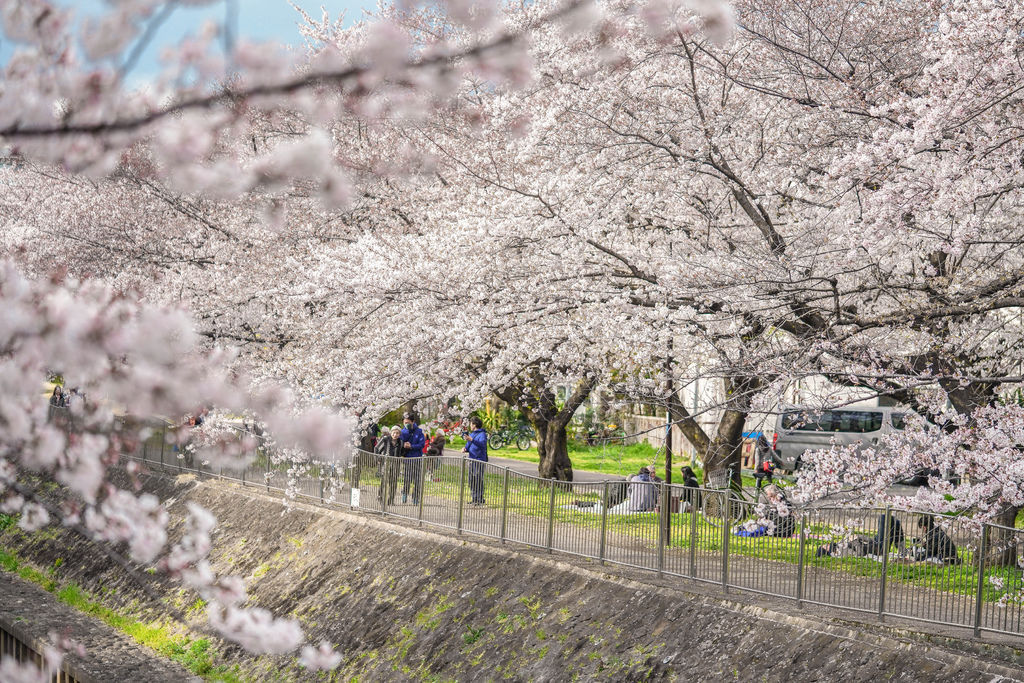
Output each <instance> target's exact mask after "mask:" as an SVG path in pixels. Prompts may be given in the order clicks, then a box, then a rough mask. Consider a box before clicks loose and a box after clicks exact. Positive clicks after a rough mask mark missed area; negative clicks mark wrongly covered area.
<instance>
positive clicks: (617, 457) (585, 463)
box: [449, 436, 699, 476]
mask: <svg viewBox="0 0 1024 683" xmlns="http://www.w3.org/2000/svg"><path fill="white" fill-rule="evenodd" d="M464 443H465V442H464V441H463V440H462V439H460V438H459V437H457V436H453V437H452V438H451V440H450V441H449V444H450V447H451V448H453V449H455V450H459V449H461V448H462V446H463V444H464ZM487 453H488V455H493V456H497V457H499V458H512V459H514V460H523V461H525V462H532V463H538V462H540V456H539V455H538V454H537V447H536V446H531V447H530V448H528V449H527V450H525V451H521V450H519V449H518V448H516V446H515V445H514V444H513V445H512V446H505V447H504V448H488V449H487ZM569 459H570V460H571V461H572V466H573V467H574V468H576V469H580V470H587V471H589V472H603V473H604V474H616V475H620V476H628V475H630V474H636V473H637V471H638V470H639V469H640V468H641V467H643V466H645V465H651V464H654V465H657V466H658V468H659V475H660V473H661V471H662V470H664V468H665V453H664V451H661V450H659V449H656V448H654V446H652V445H650V444H649V443H647V442H646V441H642V442H640V443H633V444H629V445H626V446H623V445H622V444H606V445H600V446H587V445H586V444H581V443H577V442H575V441H570V442H569ZM688 464H690V463H689V460H688V459H687V460H685V461H684V460H682V459H677V460H675V461H674V462H673V463H672V468H673V471H674V473H678V471H679V468H680V467H682V466H683V465H688ZM694 470H695V471H698V472H699V468H696V467H695V468H694Z"/></svg>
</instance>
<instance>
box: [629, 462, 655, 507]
mask: <svg viewBox="0 0 1024 683" xmlns="http://www.w3.org/2000/svg"><path fill="white" fill-rule="evenodd" d="M654 484H655V478H654V476H653V473H652V472H651V468H648V467H641V468H640V471H639V472H637V473H636V474H634V475H633V476H631V477H630V478H629V493H628V494H627V496H628V497H629V507H628V510H629V511H630V512H653V511H654V508H656V507H657V506H658V488H657V487H656V486H655V485H654Z"/></svg>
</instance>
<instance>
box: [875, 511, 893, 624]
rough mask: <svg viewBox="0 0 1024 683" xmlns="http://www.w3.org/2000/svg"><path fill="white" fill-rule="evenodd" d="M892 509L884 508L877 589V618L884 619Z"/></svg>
mask: <svg viewBox="0 0 1024 683" xmlns="http://www.w3.org/2000/svg"><path fill="white" fill-rule="evenodd" d="M891 515H892V509H891V507H890V506H888V505H886V506H885V517H884V518H883V519H884V522H883V526H884V528H883V530H882V581H881V584H880V585H879V587H878V618H879V619H883V620H884V619H885V587H886V582H887V581H888V578H889V527H890V526H892V522H891V521H890V516H891Z"/></svg>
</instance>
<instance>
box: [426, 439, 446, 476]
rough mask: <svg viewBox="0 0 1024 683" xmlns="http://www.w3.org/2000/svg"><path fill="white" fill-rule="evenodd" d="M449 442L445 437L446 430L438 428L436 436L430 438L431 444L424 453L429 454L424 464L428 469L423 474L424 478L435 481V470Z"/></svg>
mask: <svg viewBox="0 0 1024 683" xmlns="http://www.w3.org/2000/svg"><path fill="white" fill-rule="evenodd" d="M447 443H448V440H447V439H445V436H444V430H443V429H438V430H437V431H436V432H434V438H433V439H431V440H430V446H428V447H427V450H426V451H424V453H425V454H426V455H427V458H426V462H424V463H423V466H424V467H426V468H427V471H426V472H425V473H424V474H423V478H424V480H427V481H434V476H433V471H434V468H435V467H437V463H438V460H437V459H438V458H440V457H441V456H442V455H444V447H445V445H446V444H447Z"/></svg>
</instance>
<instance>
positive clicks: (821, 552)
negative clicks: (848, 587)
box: [815, 515, 906, 558]
mask: <svg viewBox="0 0 1024 683" xmlns="http://www.w3.org/2000/svg"><path fill="white" fill-rule="evenodd" d="M885 519H886V515H879V516H878V531H877V532H876V533H875V535H874V536H872V537H871V538H863V537H858V538H853V539H850V540H849V541H843V542H841V543H826V544H825V545H823V546H821V547H820V548H818V550H817V552H816V553H815V556H816V557H844V556H847V555H850V556H854V557H876V558H877V557H881V556H882V555H883V554H884V553H886V552H888V550H889V548H891V547H892V546H896V549H897V550H901V549H902V548H903V547H904V544H905V543H906V537H905V536H904V535H903V525H902V524H901V523H900V520H898V519H896V518H895V517H893V516H892V515H889V524H888V527H889V528H888V534H886V523H885ZM886 535H888V539H886ZM886 540H888V544H887V543H886Z"/></svg>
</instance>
